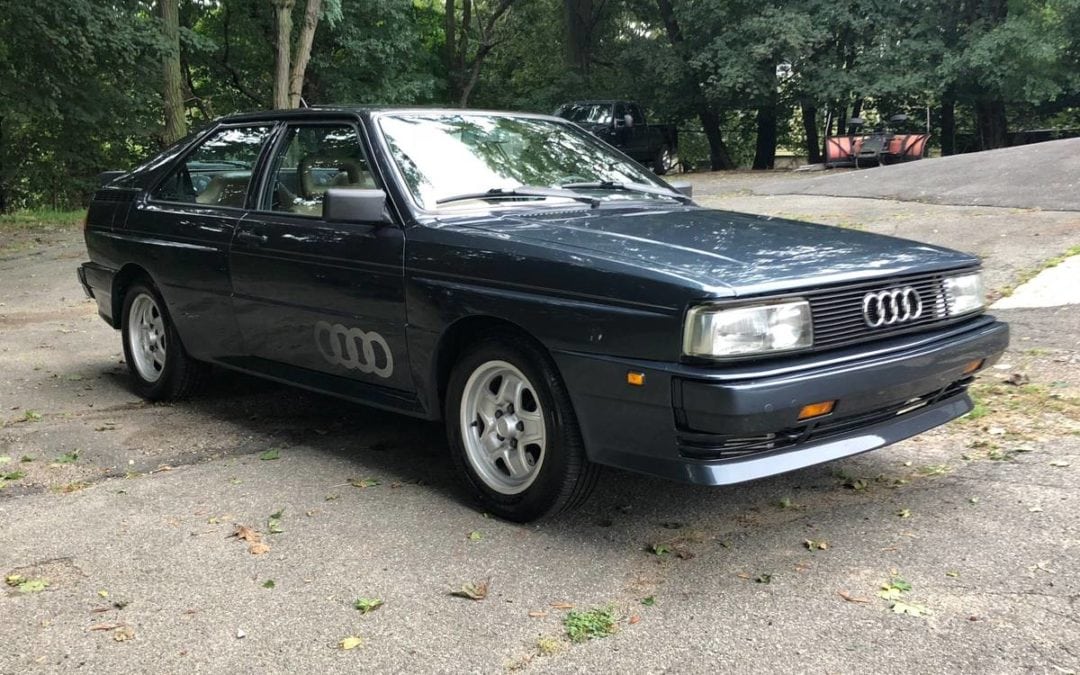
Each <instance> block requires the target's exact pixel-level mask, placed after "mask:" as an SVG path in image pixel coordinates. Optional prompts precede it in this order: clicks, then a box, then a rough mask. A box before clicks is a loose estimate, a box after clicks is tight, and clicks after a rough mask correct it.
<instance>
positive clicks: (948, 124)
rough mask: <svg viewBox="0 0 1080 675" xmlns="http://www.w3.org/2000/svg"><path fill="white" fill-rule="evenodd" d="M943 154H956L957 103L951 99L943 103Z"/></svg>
mask: <svg viewBox="0 0 1080 675" xmlns="http://www.w3.org/2000/svg"><path fill="white" fill-rule="evenodd" d="M941 154H942V155H955V154H956V101H955V100H954V99H953V98H951V97H948V98H945V99H943V100H942V101H941Z"/></svg>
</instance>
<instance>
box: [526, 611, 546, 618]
mask: <svg viewBox="0 0 1080 675" xmlns="http://www.w3.org/2000/svg"><path fill="white" fill-rule="evenodd" d="M529 616H530V617H532V618H533V619H543V618H544V617H545V616H547V612H529Z"/></svg>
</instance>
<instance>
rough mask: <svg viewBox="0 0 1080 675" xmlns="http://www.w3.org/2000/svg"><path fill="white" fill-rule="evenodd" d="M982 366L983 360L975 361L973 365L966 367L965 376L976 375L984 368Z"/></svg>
mask: <svg viewBox="0 0 1080 675" xmlns="http://www.w3.org/2000/svg"><path fill="white" fill-rule="evenodd" d="M982 364H983V359H975V360H974V361H972V362H971V363H969V364H967V365H966V366H964V374H965V375H970V374H972V373H974V372H975V371H976V370H978V369H979V368H982Z"/></svg>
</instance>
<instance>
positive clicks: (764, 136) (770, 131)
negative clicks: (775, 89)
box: [752, 101, 776, 171]
mask: <svg viewBox="0 0 1080 675" xmlns="http://www.w3.org/2000/svg"><path fill="white" fill-rule="evenodd" d="M775 163H776V103H775V102H774V101H769V102H768V103H766V104H765V105H763V106H761V107H760V108H758V110H757V145H756V146H755V148H754V165H753V167H752V168H753V169H754V170H755V171H766V170H769V169H771V168H773V165H774V164H775Z"/></svg>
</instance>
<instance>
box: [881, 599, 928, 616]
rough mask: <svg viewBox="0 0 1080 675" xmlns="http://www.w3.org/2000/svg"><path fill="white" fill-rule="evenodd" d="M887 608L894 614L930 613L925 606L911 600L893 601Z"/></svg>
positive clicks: (915, 614) (924, 614) (918, 614)
mask: <svg viewBox="0 0 1080 675" xmlns="http://www.w3.org/2000/svg"><path fill="white" fill-rule="evenodd" d="M889 609H891V610H892V611H893V612H894V613H896V614H907V615H909V616H927V615H928V614H930V610H929V609H928V608H927V607H924V606H922V605H919V604H916V603H913V602H903V601H901V600H897V601H896V602H894V603H893V604H892V607H890V608H889Z"/></svg>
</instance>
